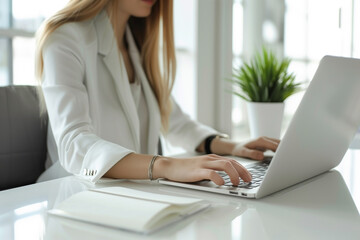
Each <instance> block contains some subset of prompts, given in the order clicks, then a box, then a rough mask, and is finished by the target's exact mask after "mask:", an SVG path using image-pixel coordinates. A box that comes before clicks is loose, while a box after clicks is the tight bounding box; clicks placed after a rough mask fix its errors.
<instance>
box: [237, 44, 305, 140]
mask: <svg viewBox="0 0 360 240" xmlns="http://www.w3.org/2000/svg"><path fill="white" fill-rule="evenodd" d="M290 62H291V60H290V59H289V58H284V59H282V60H279V59H277V58H276V57H275V55H274V53H273V52H271V51H270V50H267V49H266V48H263V49H262V52H260V53H257V54H256V55H255V56H254V58H253V59H251V60H250V61H249V62H248V63H244V64H243V65H242V66H240V67H239V68H238V69H234V72H233V77H232V79H231V81H232V83H233V85H234V86H235V87H236V89H238V90H240V91H238V90H233V94H235V95H236V96H238V97H240V98H242V99H244V100H245V101H246V102H247V109H248V115H249V125H250V134H251V137H252V138H256V137H259V136H268V137H274V138H280V132H281V124H282V119H283V114H284V101H285V99H286V98H288V97H289V96H291V95H293V94H294V93H296V92H298V91H299V90H300V85H301V83H295V75H294V74H293V73H289V72H288V67H289V65H290Z"/></svg>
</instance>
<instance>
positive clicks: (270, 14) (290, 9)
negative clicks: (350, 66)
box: [232, 0, 360, 139]
mask: <svg viewBox="0 0 360 240" xmlns="http://www.w3.org/2000/svg"><path fill="white" fill-rule="evenodd" d="M250 2H251V0H233V22H234V23H233V25H234V27H233V40H234V42H233V56H234V59H233V65H234V67H236V66H239V64H240V63H241V61H242V59H244V55H246V52H244V51H243V49H249V48H252V47H254V46H253V45H251V44H253V43H251V41H250V40H254V39H255V40H257V39H261V41H259V43H258V45H257V46H261V44H263V43H266V44H267V45H270V46H271V47H273V48H274V49H275V51H276V52H277V53H278V54H279V55H283V56H286V57H290V58H291V59H292V64H291V65H290V71H292V72H294V73H295V74H296V76H297V77H296V81H298V82H304V83H305V85H304V86H305V87H306V85H307V84H308V83H309V81H310V80H311V79H312V77H313V75H314V73H315V71H316V69H317V66H318V64H319V61H320V60H321V58H322V57H323V56H324V55H337V56H345V57H360V30H359V28H360V17H359V16H358V15H356V14H355V13H356V12H359V10H360V7H359V6H360V0H303V1H296V0H266V4H263V5H256V3H255V2H257V1H253V2H251V3H250ZM261 13H262V14H261ZM259 14H260V15H259ZM254 15H255V16H256V19H255V18H251V16H254ZM320 15H321V17H319V16H320ZM249 16H250V17H249ZM241 24H244V27H243V28H241V27H235V26H238V25H241ZM247 27H248V28H252V30H251V31H247V30H246V29H247ZM249 34H250V35H252V36H248V35H249ZM241 38H242V39H241ZM249 39H250V40H249ZM239 44H243V46H242V47H241V46H239ZM303 93H304V92H300V93H297V94H295V95H293V96H291V97H289V98H288V99H287V100H286V104H285V115H284V122H283V131H282V132H283V133H284V132H285V131H284V130H285V129H286V128H287V126H288V124H289V122H290V120H291V118H292V116H293V114H294V112H295V111H296V109H297V106H298V105H299V103H300V101H301V99H302V96H303ZM244 105H245V104H244V102H243V101H242V100H240V99H239V98H237V97H233V110H232V122H233V136H234V137H235V138H237V139H244V138H248V137H249V130H248V123H247V117H246V108H245V106H244Z"/></svg>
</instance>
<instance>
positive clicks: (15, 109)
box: [0, 86, 47, 190]
mask: <svg viewBox="0 0 360 240" xmlns="http://www.w3.org/2000/svg"><path fill="white" fill-rule="evenodd" d="M46 135H47V119H41V118H40V110H39V101H38V96H37V93H36V87H34V86H6V87H0V190H4V189H9V188H13V187H18V186H23V185H27V184H31V183H35V181H36V179H37V178H38V177H39V176H40V174H41V173H42V172H43V171H44V169H45V160H46V153H47V150H46Z"/></svg>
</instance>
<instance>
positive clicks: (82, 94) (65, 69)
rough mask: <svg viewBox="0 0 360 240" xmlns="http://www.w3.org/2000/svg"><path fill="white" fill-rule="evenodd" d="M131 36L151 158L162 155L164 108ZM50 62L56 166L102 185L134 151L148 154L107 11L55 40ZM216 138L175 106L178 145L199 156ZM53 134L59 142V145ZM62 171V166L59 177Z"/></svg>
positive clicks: (50, 43) (173, 133)
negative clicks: (146, 114)
mask: <svg viewBox="0 0 360 240" xmlns="http://www.w3.org/2000/svg"><path fill="white" fill-rule="evenodd" d="M126 38H127V41H128V44H129V55H130V58H131V60H132V63H133V66H134V71H135V72H136V75H137V76H138V78H139V80H140V81H141V84H142V87H143V91H144V95H145V99H146V102H147V105H148V106H147V107H148V109H149V132H148V141H147V143H148V149H149V151H150V152H148V153H147V154H156V152H157V144H158V139H159V136H160V127H161V120H160V113H159V108H158V104H157V101H156V98H155V96H154V94H153V92H152V89H151V87H150V85H149V83H148V80H147V77H146V75H145V73H144V70H143V68H142V65H141V60H140V55H139V52H138V49H137V47H136V45H135V42H134V39H133V37H132V34H131V31H130V29H129V28H127V29H126ZM43 58H44V72H43V84H42V89H43V92H44V97H45V102H46V105H47V110H48V114H49V121H50V125H51V129H52V133H50V134H49V136H50V137H49V139H48V148H49V153H50V155H51V157H52V161H53V163H55V162H56V161H57V159H55V158H57V157H58V159H59V161H60V163H61V166H62V167H63V168H64V169H65V170H67V171H68V172H70V173H72V174H75V175H77V176H80V177H83V178H86V179H88V180H90V181H92V182H96V181H98V180H99V179H100V178H101V177H102V176H103V175H104V174H105V173H106V172H107V171H108V170H109V169H110V168H111V167H112V166H113V165H114V164H116V163H117V162H118V161H120V160H121V159H122V158H123V157H125V156H126V155H128V154H129V153H132V152H137V153H140V152H139V151H140V134H139V131H140V126H139V118H138V114H137V109H136V106H135V103H134V100H133V97H132V93H131V89H130V84H129V80H128V76H127V72H126V68H125V65H124V62H123V58H122V56H121V55H120V54H119V51H118V48H117V42H116V40H115V37H114V32H113V30H112V25H111V23H110V21H109V18H108V16H107V13H106V11H104V10H103V11H101V12H100V13H99V14H98V15H97V16H96V17H95V18H93V19H91V20H88V21H84V22H75V23H67V24H64V25H62V26H61V27H59V28H58V29H57V30H56V31H55V32H53V33H52V34H51V35H50V37H49V39H48V40H47V43H46V44H45V47H44V50H43ZM184 94H185V93H184ZM215 133H217V132H216V131H215V130H213V129H211V128H209V127H206V126H204V125H202V124H200V123H198V122H195V121H193V120H191V119H190V118H189V117H188V116H187V115H186V114H184V113H183V112H182V111H181V109H180V108H179V106H178V105H177V104H176V103H175V101H173V110H172V113H171V116H170V126H169V132H168V134H167V136H166V139H168V140H170V142H171V143H173V144H175V145H180V146H182V147H184V148H185V149H187V150H189V151H193V150H194V149H195V148H196V147H197V146H198V145H199V144H200V143H201V141H203V140H204V139H205V138H206V137H207V136H209V135H211V134H215ZM52 135H53V136H54V139H55V143H56V144H51V143H52V141H53V140H52V139H51V138H52ZM55 148H56V149H55ZM61 166H60V164H57V167H56V169H55V172H57V171H61ZM53 171H54V169H53Z"/></svg>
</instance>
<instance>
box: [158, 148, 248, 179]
mask: <svg viewBox="0 0 360 240" xmlns="http://www.w3.org/2000/svg"><path fill="white" fill-rule="evenodd" d="M217 171H224V172H226V173H227V174H228V175H229V177H230V180H231V182H232V183H233V185H239V183H240V179H239V178H241V179H243V180H244V181H245V182H250V181H251V174H250V173H249V172H248V171H247V170H246V168H245V167H244V166H242V165H241V164H240V163H239V162H237V161H236V160H234V159H231V158H228V157H222V156H219V155H215V154H209V155H203V156H197V157H191V158H170V157H163V156H159V157H158V158H157V159H156V161H155V164H154V168H153V176H154V178H160V177H163V178H166V179H169V180H171V181H176V182H196V181H201V180H204V179H207V180H211V181H213V182H214V183H215V184H217V185H223V184H224V180H223V178H222V177H221V176H220V175H219V174H218V173H217Z"/></svg>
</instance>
